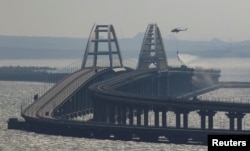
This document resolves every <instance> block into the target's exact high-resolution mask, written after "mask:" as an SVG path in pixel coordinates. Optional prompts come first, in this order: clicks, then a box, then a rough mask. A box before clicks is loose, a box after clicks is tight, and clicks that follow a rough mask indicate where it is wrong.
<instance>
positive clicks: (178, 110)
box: [8, 24, 250, 144]
mask: <svg viewBox="0 0 250 151" xmlns="http://www.w3.org/2000/svg"><path fill="white" fill-rule="evenodd" d="M102 59H105V60H109V65H107V66H106V67H104V66H103V64H102V62H101V61H100V60H102ZM219 76H220V71H219V70H213V69H193V68H189V67H187V66H181V67H172V66H169V65H168V63H167V57H166V52H165V48H164V44H163V40H162V37H161V33H160V30H159V27H158V26H157V24H149V25H148V27H147V29H146V32H145V35H144V39H143V42H142V47H141V51H140V56H139V60H138V65H137V68H136V69H131V68H129V67H124V65H123V61H122V57H121V51H120V47H119V44H118V40H117V37H116V33H115V30H114V27H113V26H112V25H94V26H93V28H92V30H91V33H90V36H89V40H88V43H87V46H86V50H85V53H84V56H83V61H82V65H81V68H80V69H79V70H77V71H75V72H74V73H72V74H70V75H69V76H68V77H66V78H64V79H62V80H60V81H59V82H58V83H56V84H55V85H54V86H53V87H52V88H51V89H50V90H49V91H47V92H46V93H45V94H43V95H42V96H39V97H35V99H34V101H33V102H32V103H31V104H30V105H29V106H28V107H26V108H25V109H22V113H21V115H22V117H23V118H24V119H25V121H18V120H17V119H14V118H11V119H9V122H8V128H9V129H25V130H29V131H35V132H39V133H48V134H59V135H66V136H67V135H70V136H81V137H90V138H101V139H103V138H105V139H120V140H139V141H163V142H172V143H190V141H191V142H192V143H194V142H199V143H203V144H206V143H207V141H206V139H207V135H209V134H249V133H250V131H248V130H243V128H242V119H243V118H244V116H245V115H246V114H248V113H249V112H250V110H249V108H250V103H249V102H242V103H238V102H222V101H216V100H200V99H199V98H198V96H199V95H201V94H204V93H207V92H210V91H213V90H216V89H219V88H221V87H249V84H248V83H220V82H219V80H218V79H219ZM168 112H172V113H174V114H175V126H169V123H167V119H168V114H167V113H168ZM190 112H196V113H197V114H198V115H199V116H200V126H199V127H198V128H193V127H189V123H190V122H192V121H190V120H189V118H188V115H189V113H190ZM217 112H225V113H226V116H227V117H228V119H229V129H215V128H214V127H213V125H214V124H213V123H214V119H213V117H214V115H215V114H216V113H217ZM235 122H236V123H235Z"/></svg>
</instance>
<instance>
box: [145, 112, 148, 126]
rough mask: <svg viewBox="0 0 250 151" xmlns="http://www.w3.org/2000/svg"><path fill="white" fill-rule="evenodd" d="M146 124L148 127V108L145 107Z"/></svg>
mask: <svg viewBox="0 0 250 151" xmlns="http://www.w3.org/2000/svg"><path fill="white" fill-rule="evenodd" d="M144 126H145V127H148V108H144Z"/></svg>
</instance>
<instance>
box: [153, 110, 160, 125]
mask: <svg viewBox="0 0 250 151" xmlns="http://www.w3.org/2000/svg"><path fill="white" fill-rule="evenodd" d="M154 113H155V124H154V125H155V127H159V109H157V108H156V109H154Z"/></svg>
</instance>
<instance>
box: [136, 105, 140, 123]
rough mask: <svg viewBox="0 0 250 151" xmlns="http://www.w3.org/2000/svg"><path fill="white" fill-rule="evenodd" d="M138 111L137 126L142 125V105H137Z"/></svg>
mask: <svg viewBox="0 0 250 151" xmlns="http://www.w3.org/2000/svg"><path fill="white" fill-rule="evenodd" d="M136 111H137V112H136V113H137V115H136V116H137V117H136V118H137V126H141V108H140V107H137V110H136Z"/></svg>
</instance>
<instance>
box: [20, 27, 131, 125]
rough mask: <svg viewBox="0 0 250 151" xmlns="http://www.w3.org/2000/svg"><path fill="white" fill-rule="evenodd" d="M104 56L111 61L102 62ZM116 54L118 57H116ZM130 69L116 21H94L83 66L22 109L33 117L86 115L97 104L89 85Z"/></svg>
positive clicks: (42, 118) (40, 118)
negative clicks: (119, 40) (119, 39)
mask: <svg viewBox="0 0 250 151" xmlns="http://www.w3.org/2000/svg"><path fill="white" fill-rule="evenodd" d="M100 43H102V45H100ZM102 56H108V58H109V59H108V60H109V64H106V65H105V64H104V63H103V62H102V61H103V60H102ZM114 56H117V58H116V59H115V57H114ZM128 70H129V69H128V68H123V64H122V58H121V53H120V48H119V44H118V41H117V38H116V34H115V30H114V27H113V26H112V25H94V26H93V28H92V31H91V33H90V36H89V40H88V44H87V46H86V50H85V54H84V57H83V61H82V66H81V69H79V70H78V71H76V72H74V73H73V74H71V75H69V76H68V77H67V78H65V79H63V80H61V81H60V82H58V83H57V84H56V85H54V86H53V87H52V88H51V89H50V90H49V91H48V92H46V93H45V94H44V95H42V96H41V97H39V98H38V99H37V100H35V101H34V102H33V103H32V104H31V105H29V106H28V107H27V108H26V109H25V110H23V111H22V116H23V117H24V118H25V119H26V120H27V121H29V120H57V118H70V116H72V113H79V115H82V114H85V113H86V112H88V114H91V112H92V110H93V107H92V101H91V98H90V96H89V92H88V87H89V86H90V85H91V84H94V83H97V82H99V81H102V80H104V79H107V78H111V77H112V76H115V75H117V74H120V73H123V72H127V71H128ZM74 106H75V107H74ZM74 116H78V115H74Z"/></svg>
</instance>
